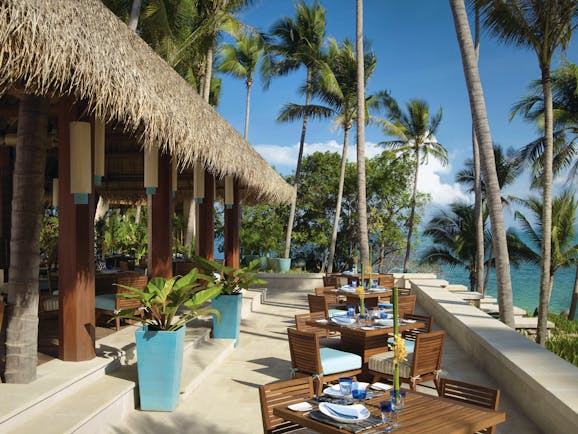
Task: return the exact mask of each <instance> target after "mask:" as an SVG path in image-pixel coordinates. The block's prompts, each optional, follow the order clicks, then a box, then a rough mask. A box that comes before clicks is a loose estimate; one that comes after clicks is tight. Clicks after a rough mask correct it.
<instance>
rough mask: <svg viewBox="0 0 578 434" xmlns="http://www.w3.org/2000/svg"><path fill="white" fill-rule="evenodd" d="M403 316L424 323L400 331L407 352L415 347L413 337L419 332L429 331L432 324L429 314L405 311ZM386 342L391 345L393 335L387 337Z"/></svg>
mask: <svg viewBox="0 0 578 434" xmlns="http://www.w3.org/2000/svg"><path fill="white" fill-rule="evenodd" d="M404 318H405V319H413V320H415V321H418V322H422V323H424V326H423V327H420V328H415V329H411V330H405V331H403V332H401V336H402V337H403V339H404V341H405V348H406V350H407V352H408V353H413V351H414V349H415V339H416V337H417V335H419V334H420V333H430V332H431V329H432V326H433V321H432V318H431V316H428V315H415V314H411V313H406V314H405V315H404ZM387 343H388V344H389V345H393V337H391V338H389V339H388V340H387Z"/></svg>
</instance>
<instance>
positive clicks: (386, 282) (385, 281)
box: [378, 274, 395, 289]
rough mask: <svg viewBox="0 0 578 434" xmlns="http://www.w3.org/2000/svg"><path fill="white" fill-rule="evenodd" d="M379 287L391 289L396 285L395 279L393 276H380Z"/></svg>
mask: <svg viewBox="0 0 578 434" xmlns="http://www.w3.org/2000/svg"><path fill="white" fill-rule="evenodd" d="M378 283H379V286H383V287H384V288H388V289H391V288H393V286H394V285H395V277H393V274H380V275H379V277H378Z"/></svg>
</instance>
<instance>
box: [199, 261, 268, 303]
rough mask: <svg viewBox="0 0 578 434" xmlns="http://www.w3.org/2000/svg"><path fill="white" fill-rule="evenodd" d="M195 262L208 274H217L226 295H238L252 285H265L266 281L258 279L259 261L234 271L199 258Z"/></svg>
mask: <svg viewBox="0 0 578 434" xmlns="http://www.w3.org/2000/svg"><path fill="white" fill-rule="evenodd" d="M195 262H196V263H197V264H199V266H200V267H201V268H202V269H203V270H204V271H205V272H206V273H213V274H214V273H217V274H219V276H220V280H219V283H220V285H221V287H222V293H223V294H226V295H233V294H238V293H240V292H241V290H243V289H248V288H249V286H250V285H255V284H259V283H265V281H264V280H262V279H258V278H257V277H256V275H257V273H258V268H259V259H256V260H254V261H251V263H250V264H249V265H248V266H247V267H241V268H239V269H234V268H231V267H227V266H226V265H222V264H220V263H218V262H215V261H210V260H208V259H205V258H200V257H197V258H195Z"/></svg>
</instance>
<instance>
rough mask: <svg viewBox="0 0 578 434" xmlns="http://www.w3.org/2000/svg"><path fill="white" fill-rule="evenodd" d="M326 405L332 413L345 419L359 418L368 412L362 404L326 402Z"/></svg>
mask: <svg viewBox="0 0 578 434" xmlns="http://www.w3.org/2000/svg"><path fill="white" fill-rule="evenodd" d="M324 406H325V408H326V409H327V410H329V412H330V413H333V414H334V415H335V416H337V417H340V418H343V419H359V418H361V417H362V416H363V415H364V414H367V408H365V407H364V406H363V405H361V404H355V405H339V404H332V403H330V402H326V403H325V404H324Z"/></svg>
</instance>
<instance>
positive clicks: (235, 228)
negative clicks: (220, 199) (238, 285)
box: [224, 179, 241, 269]
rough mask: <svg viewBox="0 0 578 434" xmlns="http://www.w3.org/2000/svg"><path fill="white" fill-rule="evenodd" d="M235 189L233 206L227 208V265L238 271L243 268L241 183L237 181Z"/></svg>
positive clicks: (225, 241)
mask: <svg viewBox="0 0 578 434" xmlns="http://www.w3.org/2000/svg"><path fill="white" fill-rule="evenodd" d="M233 185H234V187H233V206H232V207H231V208H227V207H225V240H224V247H225V265H226V266H227V267H231V268H235V269H238V268H239V267H240V266H241V244H240V241H239V232H240V229H241V206H240V205H239V182H238V181H237V180H236V179H235V181H234V184H233Z"/></svg>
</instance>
